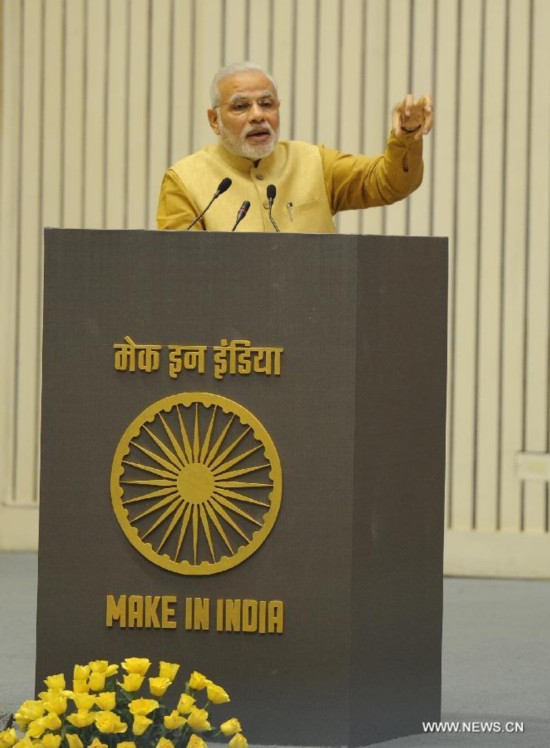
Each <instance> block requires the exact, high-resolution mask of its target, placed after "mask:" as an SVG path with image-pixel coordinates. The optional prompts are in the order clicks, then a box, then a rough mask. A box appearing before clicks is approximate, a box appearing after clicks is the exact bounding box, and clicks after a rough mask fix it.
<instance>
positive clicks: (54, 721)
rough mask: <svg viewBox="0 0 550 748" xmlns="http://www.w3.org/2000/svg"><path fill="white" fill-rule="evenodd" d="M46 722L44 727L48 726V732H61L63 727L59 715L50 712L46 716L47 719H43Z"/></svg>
mask: <svg viewBox="0 0 550 748" xmlns="http://www.w3.org/2000/svg"><path fill="white" fill-rule="evenodd" d="M42 719H43V721H44V725H45V726H46V729H48V730H52V732H53V731H55V730H59V728H60V727H61V724H62V723H61V720H60V719H59V717H58V715H57V714H56V713H55V712H50V713H49V714H46V716H45V717H42Z"/></svg>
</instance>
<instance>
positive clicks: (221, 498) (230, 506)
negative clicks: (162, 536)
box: [212, 491, 262, 527]
mask: <svg viewBox="0 0 550 748" xmlns="http://www.w3.org/2000/svg"><path fill="white" fill-rule="evenodd" d="M212 495H213V496H215V497H216V499H217V501H219V503H220V504H223V505H224V506H225V507H226V508H227V509H231V511H232V512H235V514H239V515H240V516H241V517H244V519H247V520H248V521H249V522H253V523H254V524H255V525H258V527H262V522H258V520H257V519H254V517H251V516H250V514H248V513H247V512H245V511H244V509H241V508H240V507H238V506H235V504H233V502H231V501H229V499H226V498H225V497H224V496H222V495H221V494H219V493H218V492H217V491H214V493H213V494H212Z"/></svg>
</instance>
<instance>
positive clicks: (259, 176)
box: [256, 174, 265, 180]
mask: <svg viewBox="0 0 550 748" xmlns="http://www.w3.org/2000/svg"><path fill="white" fill-rule="evenodd" d="M256 179H260V180H262V179H265V177H264V175H263V174H256Z"/></svg>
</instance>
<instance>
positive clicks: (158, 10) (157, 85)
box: [147, 0, 172, 228]
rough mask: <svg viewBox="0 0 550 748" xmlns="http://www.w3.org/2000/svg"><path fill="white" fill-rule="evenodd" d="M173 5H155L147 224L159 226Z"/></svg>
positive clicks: (164, 1)
mask: <svg viewBox="0 0 550 748" xmlns="http://www.w3.org/2000/svg"><path fill="white" fill-rule="evenodd" d="M170 6H171V0H156V1H155V2H154V3H153V5H152V10H153V13H152V18H151V28H150V29H149V33H150V34H151V58H150V65H151V69H150V83H149V85H150V93H149V103H150V108H149V113H148V116H149V147H148V158H149V169H148V178H147V182H148V187H149V188H148V198H147V227H148V228H153V227H154V226H155V215H156V212H157V201H158V196H159V188H160V183H161V181H162V175H163V174H164V172H165V171H166V167H167V165H168V162H169V156H170V149H169V145H168V128H167V127H166V120H167V114H168V112H169V110H170V95H171V90H170V68H171V65H172V61H171V59H170V44H169V40H170V34H171V27H170V21H171V16H170Z"/></svg>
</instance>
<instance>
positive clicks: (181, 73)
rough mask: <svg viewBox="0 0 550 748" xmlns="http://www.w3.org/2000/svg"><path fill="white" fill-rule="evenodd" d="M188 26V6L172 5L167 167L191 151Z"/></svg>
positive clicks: (190, 43)
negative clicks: (171, 74)
mask: <svg viewBox="0 0 550 748" xmlns="http://www.w3.org/2000/svg"><path fill="white" fill-rule="evenodd" d="M192 24H193V7H192V5H191V3H176V5H175V12H174V52H173V55H174V62H173V65H174V70H173V82H172V126H171V133H172V137H171V143H170V147H171V151H170V159H169V163H170V164H173V163H175V162H176V161H178V160H179V159H180V158H182V157H183V156H184V155H186V154H187V153H189V152H190V150H191V140H190V134H191V132H190V131H191V127H190V121H191V118H192V116H193V113H194V108H193V103H192V99H191V86H192V71H193V43H194V42H193V25H192Z"/></svg>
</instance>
